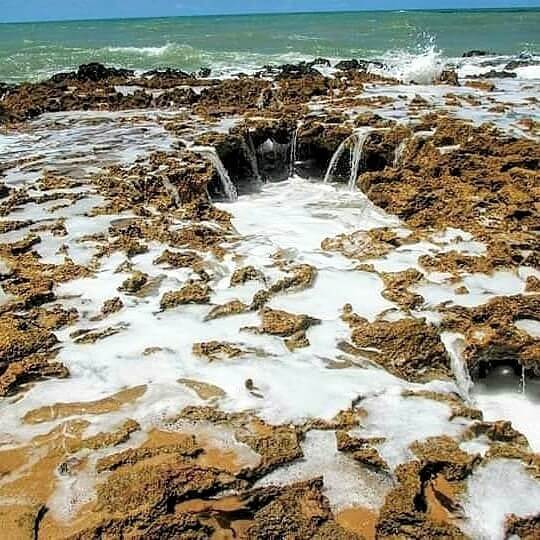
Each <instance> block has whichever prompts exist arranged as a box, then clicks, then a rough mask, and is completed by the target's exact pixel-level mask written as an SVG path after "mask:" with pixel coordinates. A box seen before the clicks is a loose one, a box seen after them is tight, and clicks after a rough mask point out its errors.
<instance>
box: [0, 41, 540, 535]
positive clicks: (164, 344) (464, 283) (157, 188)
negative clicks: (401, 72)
mask: <svg viewBox="0 0 540 540" xmlns="http://www.w3.org/2000/svg"><path fill="white" fill-rule="evenodd" d="M483 54H484V53H483V52H482V51H471V52H470V53H467V56H468V57H470V56H481V55H483ZM523 62H525V60H524V61H523ZM328 64H329V62H328V61H326V60H325V59H316V60H314V61H313V62H301V63H298V64H285V65H282V66H266V67H265V68H264V69H263V70H262V71H261V72H260V73H258V74H257V75H256V76H239V77H233V78H229V79H225V80H219V79H212V78H211V77H212V73H211V72H209V71H208V70H206V69H204V70H201V72H200V73H199V74H188V73H184V72H182V71H180V70H176V69H167V68H165V69H159V70H153V71H151V72H147V73H144V74H142V75H138V74H135V73H134V72H132V71H130V70H126V69H120V68H113V67H107V66H103V65H101V64H95V63H91V64H87V65H83V66H80V68H79V69H78V70H76V71H73V72H71V73H61V74H57V75H55V76H53V77H52V78H51V79H49V80H47V81H42V82H38V83H23V84H20V85H1V84H0V100H1V103H0V123H1V124H2V126H3V128H5V131H6V134H7V138H6V139H3V138H2V139H0V145H1V144H5V148H6V152H5V156H4V155H2V157H1V158H0V218H1V219H0V237H1V238H0V287H1V289H0V415H1V416H2V418H3V421H2V428H1V429H0V528H2V529H3V530H5V531H7V532H6V535H7V536H9V537H10V538H38V539H52V538H55V539H56V538H73V539H75V538H79V539H87V538H105V537H107V538H109V537H110V538H127V537H130V538H141V539H142V538H197V539H205V538H208V539H210V538H214V539H215V538H291V539H292V538H316V539H321V540H322V539H347V540H348V539H351V540H352V539H355V538H356V539H359V538H366V539H367V538H370V539H371V538H377V539H398V538H399V539H401V538H410V539H416V538H426V539H427V538H445V539H464V538H468V537H469V536H468V535H467V533H466V531H468V530H470V529H469V526H470V523H473V524H474V522H477V521H478V517H477V515H474V514H472V515H471V514H470V512H471V506H470V505H468V504H466V501H467V496H468V494H469V493H474V490H472V488H471V483H474V481H478V480H475V479H476V478H477V477H478V476H479V475H481V474H482V471H484V470H485V468H486V467H488V466H489V465H490V464H500V463H503V464H506V465H504V467H507V469H504V471H506V470H508V471H509V472H508V473H505V474H507V475H508V478H504V479H503V482H502V483H505V482H508V483H510V482H516V486H517V487H515V493H514V497H520V496H521V489H522V486H525V485H526V484H524V482H525V481H524V480H523V477H521V478H520V477H518V476H517V475H516V474H515V471H513V469H512V468H511V467H512V465H508V463H510V464H514V465H515V464H519V465H520V466H522V467H523V470H524V471H525V472H524V473H523V474H524V475H525V478H526V479H528V480H530V481H531V482H538V481H539V480H540V472H539V471H540V464H539V463H538V454H536V453H535V452H538V451H539V447H538V441H537V437H536V434H535V429H532V428H531V418H532V417H534V414H535V413H534V411H536V412H537V409H536V408H535V407H537V404H536V402H535V399H536V395H537V385H538V377H540V364H539V362H540V349H539V337H538V323H539V313H540V305H539V298H538V291H539V288H540V287H539V285H538V283H539V279H540V275H539V273H538V271H539V270H540V267H539V258H538V253H539V247H540V245H539V242H538V235H537V233H538V223H539V219H538V217H539V216H538V213H539V210H540V206H539V205H540V192H539V190H538V179H539V178H538V166H539V161H540V147H539V145H538V140H537V138H535V137H536V136H535V131H534V127H535V126H534V121H533V120H532V119H533V118H534V116H535V112H537V111H536V109H535V103H537V102H535V101H534V99H532V98H533V97H534V96H527V92H529V90H527V89H523V88H521V89H520V92H522V94H521V98H523V99H522V100H521V101H520V102H519V106H518V105H517V104H516V103H512V102H510V97H509V96H507V95H506V94H505V92H504V91H502V90H501V89H500V87H501V85H502V84H503V82H501V80H502V78H503V77H506V78H507V81H506V82H505V83H504V84H514V83H515V82H516V80H515V79H516V77H514V76H515V72H514V70H515V69H518V68H519V67H523V65H524V64H522V63H520V64H519V65H517V64H515V65H508V66H506V67H505V69H504V70H502V71H498V70H495V69H494V70H493V71H486V73H485V75H484V76H482V77H475V78H474V79H470V80H469V79H468V80H463V79H461V80H460V78H459V77H458V75H457V73H456V72H455V71H453V70H451V69H446V70H445V71H443V72H442V74H441V75H440V77H439V79H438V81H434V83H436V84H434V86H433V87H430V88H432V89H436V90H432V91H431V93H430V92H425V91H424V89H422V87H421V86H412V85H408V84H403V83H402V82H400V81H398V80H396V79H391V78H389V77H384V76H382V75H380V74H378V73H384V69H385V66H384V65H382V64H381V63H377V62H368V61H364V60H359V59H358V60H346V61H343V62H340V63H338V64H337V65H334V66H329V65H328ZM328 73H331V75H328ZM493 77H495V79H493V80H492V78H493ZM126 89H127V90H126ZM521 98H520V99H521ZM519 108H523V109H526V111H527V114H528V115H529V116H530V118H529V120H530V121H527V118H525V117H521V116H523V115H522V114H521V113H516V115H517V116H516V118H517V117H518V116H519V120H516V121H513V120H512V118H511V117H512V114H509V112H511V111H514V112H515V111H516V110H518V109H519ZM458 109H463V110H464V111H466V112H467V114H468V115H469V116H470V117H474V113H479V114H480V117H481V118H484V117H485V118H489V119H490V120H492V121H493V122H494V123H495V124H496V125H497V126H498V127H494V126H493V125H489V124H480V122H478V121H475V122H470V121H466V120H464V119H463V118H461V119H458V118H456V117H454V116H453V113H452V111H454V112H455V110H458ZM47 113H53V114H52V115H51V114H47ZM482 115H483V116H482ZM520 115H521V116H520ZM464 116H467V115H464ZM509 128H511V130H510V129H509ZM364 130H367V131H365V132H366V133H367V136H366V139H365V140H364V142H363V146H362V147H360V138H359V136H358V134H359V133H364ZM34 135H35V140H34V139H32V142H29V140H28V139H27V137H30V138H31V137H32V136H34ZM1 137H4V135H3V134H2V135H1ZM11 138H13V140H15V141H16V142H15V144H12V143H11ZM40 138H43V139H42V140H43V141H44V142H43V143H42V142H40V140H41V139H40ZM340 147H342V150H343V152H342V154H341V155H338V156H337V158H339V159H337V160H336V161H335V163H334V165H335V166H334V168H333V169H332V170H330V171H329V166H330V164H331V162H332V161H333V157H335V155H336V151H338V149H339V148H340ZM55 148H60V149H61V150H60V152H58V151H56V150H54V149H55ZM62 154H65V156H64V155H62ZM355 163H356V164H357V165H358V166H357V168H355V169H354V170H356V171H357V172H358V175H357V176H355V175H354V174H351V170H352V169H353V168H354V167H353V165H354V164H355ZM328 171H329V173H330V174H326V173H327V172H328ZM325 176H326V177H327V178H326V179H327V180H328V181H327V182H326V183H323V179H324V178H325ZM340 184H349V187H350V191H347V190H346V187H345V186H344V185H340ZM231 186H232V189H231ZM354 189H356V191H354ZM234 192H237V193H238V194H240V197H239V198H238V199H236V197H232V196H230V195H231V193H234ZM499 371H500V373H503V374H504V376H505V377H513V379H512V380H513V381H514V379H515V381H514V382H515V383H516V384H514V386H515V390H514V391H512V392H510V391H506V390H505V392H503V393H502V394H501V395H500V399H499V395H497V404H498V405H501V407H503V405H504V404H505V403H506V401H505V400H507V399H512V400H514V401H513V402H512V403H513V405H515V404H516V403H519V404H520V405H519V407H518V406H517V405H515V407H516V409H515V410H510V409H508V408H507V409H504V408H502V409H501V411H502V412H501V411H499V410H497V411H496V412H493V408H490V405H489V400H488V398H486V397H485V396H481V398H482V399H479V400H478V402H477V401H475V396H476V394H475V393H474V391H473V392H471V387H474V385H476V384H477V383H480V382H484V383H485V384H488V383H489V381H490V380H491V379H490V375H491V374H492V373H494V372H496V373H499ZM486 381H487V382H486ZM518 383H519V384H518ZM519 389H521V390H519ZM488 390H489V389H488ZM492 390H493V391H495V390H496V389H492ZM488 397H489V396H488ZM486 403H488V404H487V405H486ZM401 411H405V412H404V413H403V414H406V415H407V417H406V418H402V415H401V414H400V412H401ZM509 411H510V412H511V413H514V412H515V414H514V415H513V416H512V422H511V421H510V419H507V418H505V415H506V414H507V413H508V412H509ZM314 433H318V434H320V433H323V435H324V437H321V438H317V437H313V434H314ZM325 437H326V438H325ZM323 440H324V441H326V442H325V443H324V444H323V442H321V441H323ZM314 441H315V443H314ZM313 444H316V445H318V446H316V447H315V448H314V447H313ZM323 458H324V459H323ZM314 471H315V472H314ZM277 473H279V475H278V476H275V477H272V478H277V479H278V480H276V482H275V483H274V484H272V485H267V484H264V479H265V478H267V477H268V475H271V474H277ZM374 479H376V481H375V480H374ZM260 482H263V484H262V485H261V483H260ZM486 482H487V483H486V486H487V487H486V489H485V491H484V493H485V497H488V496H489V495H490V494H491V493H493V492H495V491H496V490H497V489H500V485H499V484H500V481H499V480H498V479H496V478H495V479H494V478H489V477H488V481H486ZM534 485H536V484H534ZM473 487H474V486H473ZM523 489H531V490H533V491H534V489H535V488H534V487H531V485H528V487H527V488H523ZM531 498H534V497H531ZM478 502H479V503H480V502H481V501H480V500H479V501H478ZM505 508H506V507H505ZM503 510H504V509H503ZM518 510H519V508H518V509H516V508H515V507H509V510H508V511H507V512H506V510H505V511H504V512H502V513H501V519H500V527H499V529H498V530H496V531H491V532H492V535H493V537H494V538H504V537H505V535H506V537H511V536H512V535H515V536H517V537H521V538H527V539H528V538H531V539H532V538H536V537H537V536H538V512H540V508H538V509H537V511H536V514H535V512H528V513H526V514H524V513H523V512H520V511H518Z"/></svg>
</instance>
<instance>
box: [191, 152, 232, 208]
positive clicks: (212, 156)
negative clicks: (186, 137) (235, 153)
mask: <svg viewBox="0 0 540 540" xmlns="http://www.w3.org/2000/svg"><path fill="white" fill-rule="evenodd" d="M190 150H191V151H193V152H196V153H197V154H200V155H201V156H203V157H205V158H207V159H208V160H209V161H210V162H211V163H212V165H213V166H214V167H215V169H216V171H217V173H218V175H219V178H220V180H221V187H222V188H223V192H224V194H225V196H226V197H227V199H228V200H229V201H236V200H237V199H238V192H237V191H236V187H235V186H234V184H233V183H232V181H231V178H230V176H229V173H228V172H227V169H226V168H225V165H223V162H222V161H221V159H220V157H219V155H218V153H217V152H216V149H215V148H214V147H213V146H192V147H191V148H190Z"/></svg>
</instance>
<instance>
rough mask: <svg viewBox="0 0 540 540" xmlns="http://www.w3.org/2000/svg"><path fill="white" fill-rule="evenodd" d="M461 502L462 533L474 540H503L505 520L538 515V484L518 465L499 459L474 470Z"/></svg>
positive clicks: (520, 464)
mask: <svg viewBox="0 0 540 540" xmlns="http://www.w3.org/2000/svg"><path fill="white" fill-rule="evenodd" d="M466 489H467V491H466V494H465V495H464V497H463V499H462V501H461V502H462V506H463V513H464V519H463V529H464V531H465V532H466V533H468V534H469V535H470V536H471V537H472V538H475V539H476V540H503V539H504V538H505V535H504V522H505V518H506V517H507V516H509V515H510V514H515V515H516V516H519V517H528V516H531V517H532V516H534V515H536V514H538V512H540V482H538V481H537V480H534V479H533V478H531V477H530V476H529V475H528V474H527V472H526V470H525V467H524V466H523V464H522V463H520V462H519V461H511V460H504V459H499V460H495V461H490V462H489V463H487V464H486V465H483V466H481V467H480V468H478V469H476V470H475V471H474V473H473V474H472V476H470V477H469V478H468V480H467V482H466Z"/></svg>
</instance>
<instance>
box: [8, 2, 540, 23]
mask: <svg viewBox="0 0 540 540" xmlns="http://www.w3.org/2000/svg"><path fill="white" fill-rule="evenodd" d="M520 10H527V11H531V10H540V5H538V6H507V7H476V8H463V7H462V8H438V9H436V8H434V9H426V8H410V9H385V8H383V9H346V10H336V9H327V10H317V11H260V12H253V13H246V12H238V13H197V14H191V15H188V14H184V15H153V16H140V17H105V18H103V17H90V18H88V19H69V18H68V19H41V20H30V19H29V20H13V21H1V20H0V24H47V23H62V22H91V21H140V20H152V19H183V18H194V17H200V18H204V17H256V16H259V15H271V16H272V15H274V16H280V15H327V14H332V13H345V14H346V13H370V12H371V13H382V12H394V13H409V12H411V11H414V12H452V11H520Z"/></svg>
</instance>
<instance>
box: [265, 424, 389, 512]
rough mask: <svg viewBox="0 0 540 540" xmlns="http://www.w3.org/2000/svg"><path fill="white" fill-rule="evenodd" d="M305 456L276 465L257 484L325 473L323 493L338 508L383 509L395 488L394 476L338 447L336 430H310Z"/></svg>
mask: <svg viewBox="0 0 540 540" xmlns="http://www.w3.org/2000/svg"><path fill="white" fill-rule="evenodd" d="M302 451H303V453H304V457H303V458H302V459H300V460H299V461H297V462H295V463H291V464H289V465H286V466H284V467H280V468H279V469H276V470H275V471H274V472H272V473H270V474H268V475H267V476H265V477H264V478H262V479H261V480H259V481H258V482H257V484H256V485H255V487H262V486H271V485H287V484H292V483H294V482H301V481H305V480H311V479H314V478H318V477H320V476H322V477H323V480H324V490H323V493H324V494H325V495H326V496H327V497H328V499H329V501H330V505H331V507H332V509H333V510H334V511H336V512H339V511H340V510H344V509H346V508H352V507H362V508H370V509H373V510H377V509H379V508H380V507H381V506H382V504H383V502H384V498H385V496H386V494H387V493H388V491H389V490H390V489H391V488H392V481H391V479H390V478H389V477H388V476H386V475H383V474H379V473H376V472H374V471H372V470H370V469H368V468H366V467H363V466H362V465H360V464H358V463H357V462H355V461H354V460H353V459H352V458H351V457H349V456H347V455H346V454H344V453H342V452H339V451H338V450H337V448H336V436H335V434H334V432H333V431H310V432H309V433H307V434H306V438H305V440H304V441H303V442H302Z"/></svg>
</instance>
